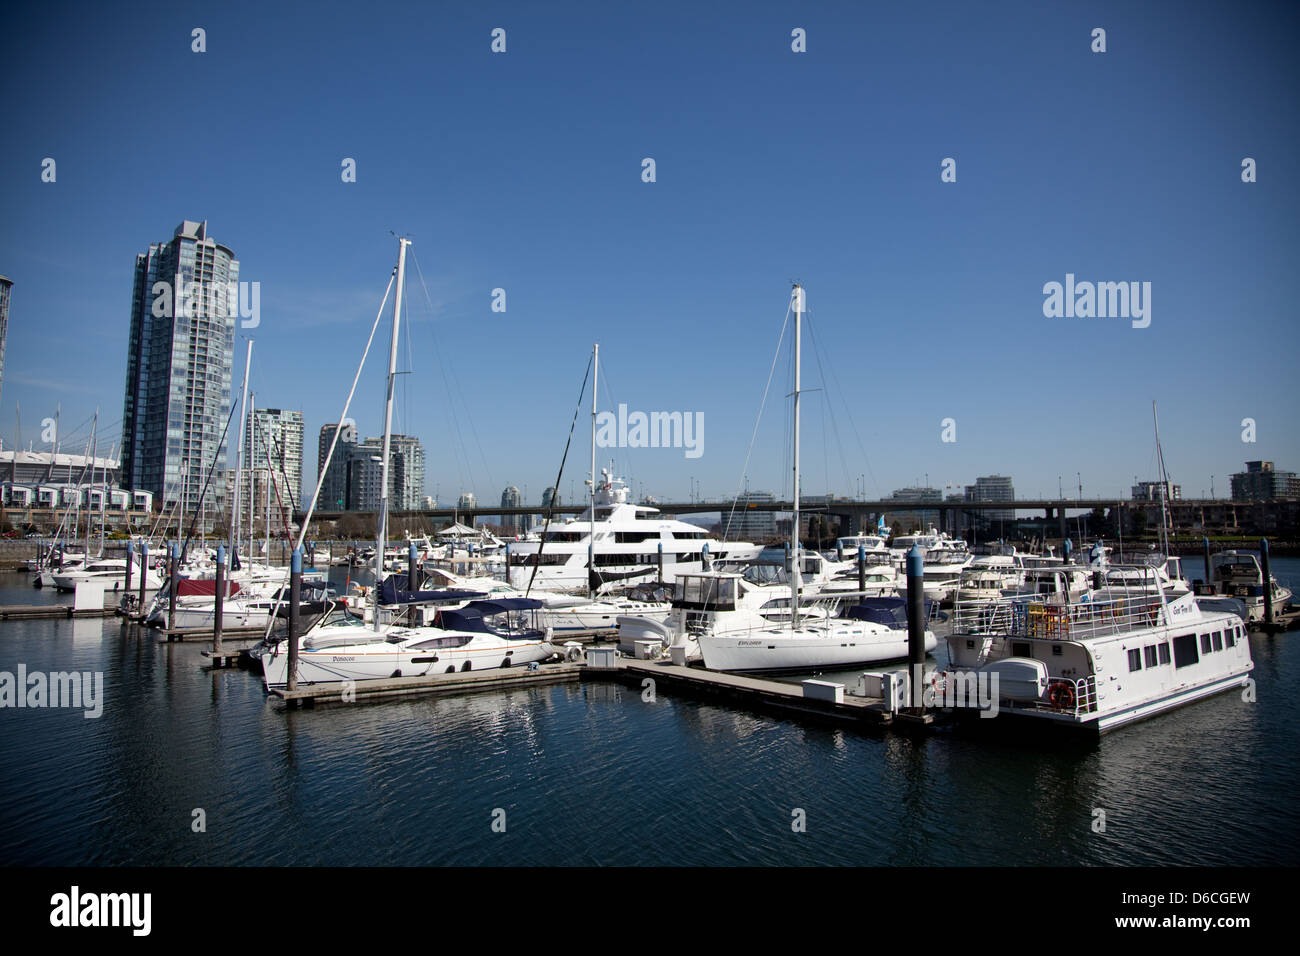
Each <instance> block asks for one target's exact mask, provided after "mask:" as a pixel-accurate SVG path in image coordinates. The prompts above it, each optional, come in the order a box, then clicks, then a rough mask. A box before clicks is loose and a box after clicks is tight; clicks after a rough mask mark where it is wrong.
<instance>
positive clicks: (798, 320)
mask: <svg viewBox="0 0 1300 956" xmlns="http://www.w3.org/2000/svg"><path fill="white" fill-rule="evenodd" d="M802 334H803V286H801V285H799V283H797V282H796V283H795V286H794V520H793V521H791V522H790V627H791V628H792V629H798V627H799V587H800V585H801V584H802V583H803V582H802V580H801V575H800V574H799V362H800V359H801V358H802V355H801V351H802V348H803V340H802Z"/></svg>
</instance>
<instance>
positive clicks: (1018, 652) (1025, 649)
mask: <svg viewBox="0 0 1300 956" xmlns="http://www.w3.org/2000/svg"><path fill="white" fill-rule="evenodd" d="M1011 653H1012V654H1014V655H1015V656H1016V657H1032V656H1033V655H1032V654H1031V653H1030V650H1029V645H1028V644H1021V643H1016V644H1012V645H1011Z"/></svg>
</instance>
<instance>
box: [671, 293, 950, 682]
mask: <svg viewBox="0 0 1300 956" xmlns="http://www.w3.org/2000/svg"><path fill="white" fill-rule="evenodd" d="M791 304H792V307H793V309H794V316H795V320H794V376H795V377H794V495H793V499H794V514H793V520H792V521H791V526H790V538H791V540H790V553H791V554H794V555H798V554H799V553H800V549H799V396H800V359H801V355H800V352H801V348H802V338H801V336H802V320H803V312H804V291H803V287H802V286H800V285H797V284H796V285H795V287H794V290H793V292H792V303H791ZM791 571H792V581H791V594H790V611H791V613H790V622H789V624H788V625H773V624H771V623H770V622H768V621H766V620H764V619H762V618H761V616H760V618H759V621H762V623H759V621H754V620H752V619H750V620H748V621H745V620H743V619H741V618H737V617H735V614H736V613H737V609H736V607H735V597H736V596H737V595H736V594H735V589H736V588H735V582H734V581H731V582H728V581H724V580H722V579H721V578H720V577H719V576H718V574H716V573H715V574H713V575H708V574H704V575H692V576H691V577H690V578H688V579H687V580H686V582H684V583H685V584H686V587H685V588H684V589H683V590H682V591H679V594H678V600H677V601H674V606H677V605H678V604H679V603H680V604H681V606H682V609H683V610H694V611H695V616H694V618H693V620H692V622H691V626H692V627H693V629H694V630H695V635H694V636H695V639H696V640H697V641H698V643H699V647H700V652H701V654H702V655H703V657H704V664H705V666H706V667H708V668H709V669H711V670H723V671H777V670H812V669H824V668H838V667H850V666H853V665H856V664H875V663H879V662H882V661H890V660H897V659H898V658H901V657H906V656H907V653H908V646H907V630H906V628H903V629H899V628H898V627H896V626H890V625H887V624H884V623H881V622H880V621H877V620H867V619H858V618H832V617H826V618H822V619H821V620H820V621H810V622H807V623H805V622H804V621H803V620H802V619H801V618H800V613H799V602H800V590H801V586H802V582H801V568H800V562H799V561H793V562H791ZM733 577H734V576H733ZM692 588H695V589H696V590H695V591H694V594H692V591H691V589H692ZM729 595H730V597H731V599H730V602H726V601H725V600H724V599H726V598H727V597H728V596H729ZM692 598H694V600H693V599H692ZM689 605H695V607H693V608H692V607H689ZM937 646H938V640H937V638H936V637H935V636H934V634H933V633H932V632H930V631H926V634H925V648H926V650H927V651H930V650H933V649H934V648H935V647H937Z"/></svg>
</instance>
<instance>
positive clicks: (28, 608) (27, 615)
mask: <svg viewBox="0 0 1300 956" xmlns="http://www.w3.org/2000/svg"><path fill="white" fill-rule="evenodd" d="M116 613H117V608H116V607H101V608H93V607H91V608H74V607H73V606H72V605H71V604H7V605H0V621H35V620H42V619H45V620H49V619H51V618H71V617H112V616H113V615H115V614H116Z"/></svg>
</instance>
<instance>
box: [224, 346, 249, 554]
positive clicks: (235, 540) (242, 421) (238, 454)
mask: <svg viewBox="0 0 1300 956" xmlns="http://www.w3.org/2000/svg"><path fill="white" fill-rule="evenodd" d="M252 364H253V340H252V339H249V340H248V352H247V353H246V354H245V355H244V387H243V391H242V392H241V393H240V398H239V447H238V449H236V451H235V501H234V505H233V511H234V521H233V522H231V528H230V546H231V550H232V551H233V552H234V553H235V554H236V555H238V554H239V545H240V540H239V530H240V526H239V497H240V495H241V494H242V492H243V488H242V485H241V482H240V478H241V476H242V473H243V469H244V429H245V428H246V427H247V425H248V415H247V414H245V411H244V410H245V409H246V408H248V367H249V366H250V365H252Z"/></svg>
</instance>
